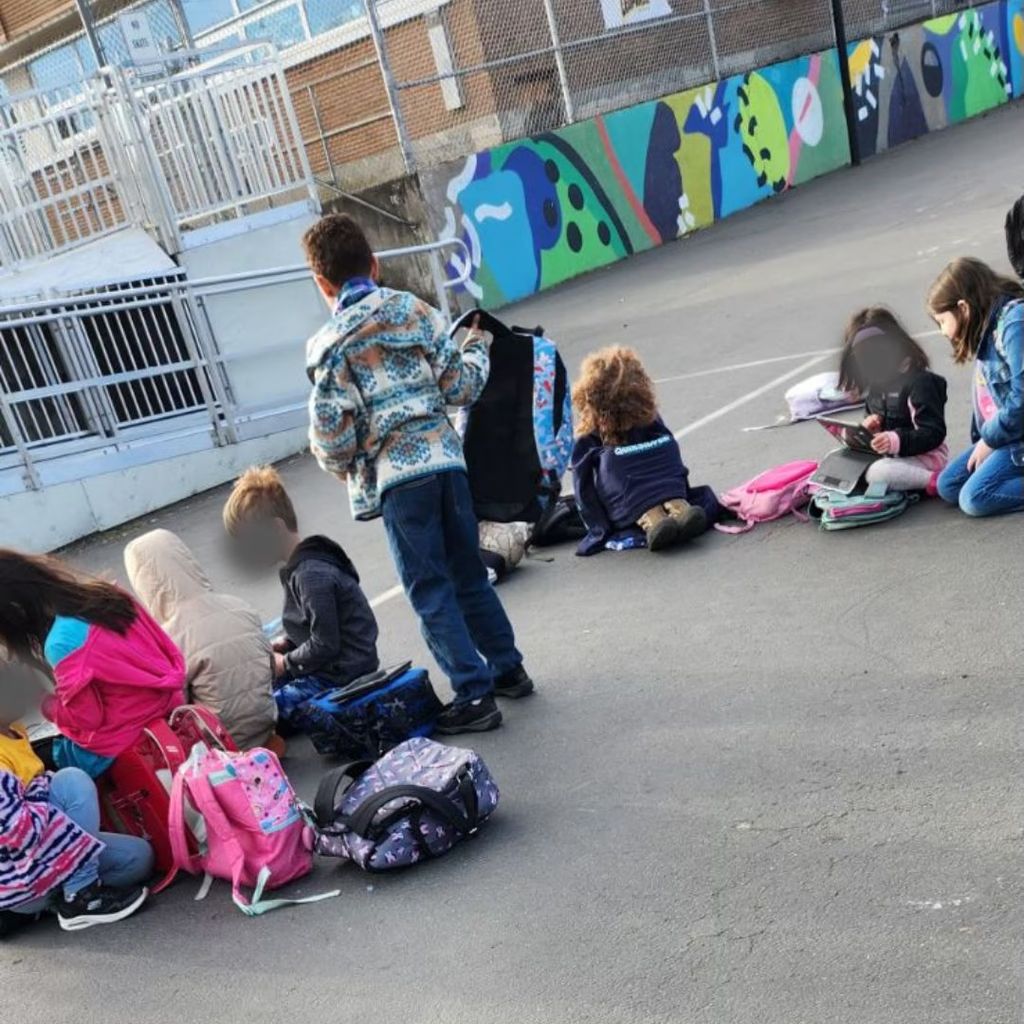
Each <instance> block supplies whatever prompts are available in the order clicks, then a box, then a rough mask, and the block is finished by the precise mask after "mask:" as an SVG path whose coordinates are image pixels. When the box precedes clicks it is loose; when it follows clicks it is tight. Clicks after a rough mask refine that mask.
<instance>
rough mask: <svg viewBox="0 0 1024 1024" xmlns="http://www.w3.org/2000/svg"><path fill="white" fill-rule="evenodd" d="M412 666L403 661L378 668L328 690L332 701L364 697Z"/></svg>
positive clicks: (402, 674) (391, 681)
mask: <svg viewBox="0 0 1024 1024" xmlns="http://www.w3.org/2000/svg"><path fill="white" fill-rule="evenodd" d="M411 668H412V662H411V661H403V662H402V663H401V664H400V665H394V666H392V667H391V668H380V669H377V671H376V672H369V673H367V674H366V675H365V676H360V677H359V678H358V679H354V680H353V681H352V682H351V683H349V684H348V686H339V687H338V688H337V689H335V690H331V691H330V692H329V696H330V698H331V700H332V701H334V702H337V701H341V700H352V699H353V698H355V697H364V696H365V695H366V694H368V693H373V691H374V690H380V689H382V688H383V687H385V686H387V685H388V684H389V683H393V682H394V681H395V680H396V679H399V678H400V677H401V676H404V675H405V673H406V672H408V671H409V669H411Z"/></svg>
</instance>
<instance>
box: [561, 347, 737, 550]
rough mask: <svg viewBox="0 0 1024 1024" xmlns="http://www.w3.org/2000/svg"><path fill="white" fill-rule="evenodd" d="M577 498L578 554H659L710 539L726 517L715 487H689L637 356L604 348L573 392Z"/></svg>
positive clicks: (592, 357)
mask: <svg viewBox="0 0 1024 1024" xmlns="http://www.w3.org/2000/svg"><path fill="white" fill-rule="evenodd" d="M573 407H574V409H575V411H576V432H577V441H576V447H575V449H574V450H573V457H572V470H573V480H574V484H575V489H576V499H577V502H578V503H579V508H580V512H581V514H582V515H583V519H584V522H585V523H586V525H587V530H588V533H587V536H586V537H585V538H584V539H583V542H582V543H581V544H580V547H579V549H578V551H577V553H578V554H580V555H592V554H595V553H596V552H598V551H601V550H603V549H605V548H607V547H611V548H623V547H639V546H642V544H643V543H645V544H646V547H647V548H648V549H649V550H651V551H661V550H664V549H665V548H669V547H672V546H674V545H676V544H680V543H683V542H685V541H689V540H692V539H693V538H694V537H697V536H699V535H700V534H702V533H704V532H705V531H706V530H707V529H708V527H709V526H710V525H711V524H712V523H714V522H716V521H717V520H718V519H719V518H720V516H721V513H722V509H721V506H720V505H719V504H718V499H717V498H716V497H715V494H714V492H713V491H712V490H711V489H710V488H709V487H691V486H690V482H689V470H688V469H687V468H686V466H685V464H684V463H683V460H682V456H681V454H680V451H679V444H678V442H677V441H676V439H675V437H674V436H673V434H672V431H671V430H669V428H668V427H667V426H665V424H664V422H663V421H662V419H661V416H660V415H659V414H658V405H657V399H656V397H655V391H654V382H653V381H652V380H651V378H650V376H649V374H648V373H647V371H646V370H645V369H644V366H643V363H642V362H641V361H640V357H639V356H638V355H637V354H636V352H634V351H633V350H632V349H629V348H623V347H621V346H613V347H611V348H605V349H601V350H600V351H599V352H595V353H593V354H592V355H589V356H587V358H586V359H585V360H584V361H583V367H582V370H581V373H580V378H579V380H578V381H577V382H576V384H575V385H574V386H573Z"/></svg>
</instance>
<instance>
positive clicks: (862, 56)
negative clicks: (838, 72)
mask: <svg viewBox="0 0 1024 1024" xmlns="http://www.w3.org/2000/svg"><path fill="white" fill-rule="evenodd" d="M874 45H875V41H874V40H873V39H865V40H864V41H863V42H861V43H858V44H857V45H856V46H855V47H854V48H853V52H852V53H851V54H850V78H851V79H852V80H853V84H854V85H856V84H857V83H858V82H859V81H860V80H861V78H863V77H864V72H865V71H867V69H868V68H869V67H870V66H871V57H872V55H873V53H874Z"/></svg>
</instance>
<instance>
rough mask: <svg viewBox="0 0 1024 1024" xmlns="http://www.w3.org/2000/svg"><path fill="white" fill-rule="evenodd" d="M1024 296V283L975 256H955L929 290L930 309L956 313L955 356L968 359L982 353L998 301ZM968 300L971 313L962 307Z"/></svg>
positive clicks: (936, 313)
mask: <svg viewBox="0 0 1024 1024" xmlns="http://www.w3.org/2000/svg"><path fill="white" fill-rule="evenodd" d="M1007 296H1008V297H1010V298H1014V299H1024V285H1022V284H1021V283H1020V282H1019V281H1015V280H1014V279H1013V278H1012V277H1006V276H1004V275H1003V274H997V273H996V272H995V271H994V270H993V269H992V268H991V267H990V266H989V265H988V264H987V263H983V262H982V261H981V260H979V259H975V258H974V257H973V256H962V257H960V259H956V260H953V262H952V263H950V264H949V265H948V266H947V267H946V269H945V270H943V271H942V273H941V274H939V276H938V278H937V279H936V281H935V284H933V285H932V288H931V291H930V292H929V293H928V312H929V313H931V315H932V316H933V317H934V316H938V314H939V313H952V314H953V315H954V316H955V317H956V320H957V325H958V329H957V335H956V337H955V338H954V339H953V359H954V360H955V361H956V362H958V363H966V362H967V361H968V360H970V359H973V358H974V357H975V356H976V355H977V354H978V349H980V348H981V342H982V340H983V338H984V336H985V328H986V327H987V326H988V321H989V318H990V317H991V316H992V311H993V310H994V309H995V307H996V304H997V303H998V302H999V301H1000V300H1001V299H1003V298H1005V297H1007ZM961 302H966V303H967V308H968V309H969V310H970V315H965V314H964V312H963V311H962V310H961V309H960V306H959V304H960V303H961Z"/></svg>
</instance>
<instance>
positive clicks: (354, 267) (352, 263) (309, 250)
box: [302, 213, 373, 288]
mask: <svg viewBox="0 0 1024 1024" xmlns="http://www.w3.org/2000/svg"><path fill="white" fill-rule="evenodd" d="M302 248H303V250H304V251H305V253H306V262H307V263H308V264H309V268H310V270H312V271H313V273H314V274H319V275H320V276H321V277H324V278H326V279H327V280H328V281H330V282H331V284H332V285H334V287H335V288H341V287H342V285H344V284H345V282H346V281H351V280H352V278H354V277H365V276H366V275H367V274H369V273H370V270H371V269H372V267H373V248H372V247H371V246H370V243H369V241H368V239H367V237H366V235H365V234H364V233H363V229H362V228H361V227H360V226H359V225H358V224H357V223H356V222H355V221H354V220H353V219H352V218H351V217H350V216H349V215H348V214H347V213H329V214H328V215H327V216H326V217H321V218H320V220H318V221H317V222H316V223H315V224H314V225H313V226H312V227H311V228H310V229H309V230H308V231H307V232H306V233H305V234H304V235H303V236H302Z"/></svg>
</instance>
